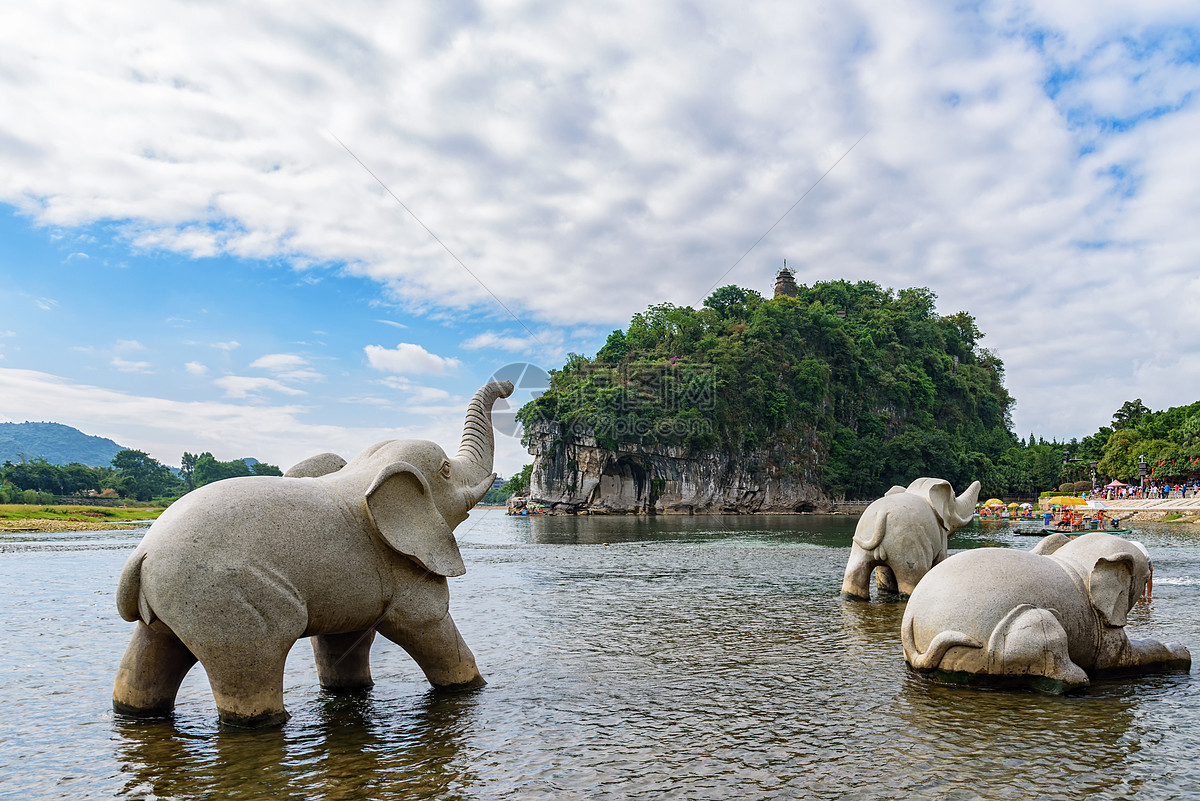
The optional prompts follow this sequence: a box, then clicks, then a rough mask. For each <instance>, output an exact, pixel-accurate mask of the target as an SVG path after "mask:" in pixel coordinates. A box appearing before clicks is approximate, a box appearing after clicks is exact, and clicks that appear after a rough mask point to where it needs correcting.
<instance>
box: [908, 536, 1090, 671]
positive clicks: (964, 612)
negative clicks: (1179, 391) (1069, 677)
mask: <svg viewBox="0 0 1200 801" xmlns="http://www.w3.org/2000/svg"><path fill="white" fill-rule="evenodd" d="M1022 604H1027V605H1031V606H1034V607H1037V608H1041V609H1053V610H1054V614H1055V615H1056V617H1058V619H1059V621H1060V622H1061V623H1062V626H1063V628H1064V629H1065V630H1066V631H1067V633H1068V635H1069V638H1070V641H1071V644H1072V653H1071V658H1072V660H1073V661H1075V662H1076V663H1077V664H1080V665H1082V666H1084V667H1086V666H1087V665H1089V664H1091V662H1092V660H1093V658H1094V646H1095V644H1094V629H1095V615H1094V614H1093V613H1092V611H1091V608H1090V606H1089V605H1088V603H1087V600H1086V597H1085V596H1084V595H1083V593H1082V592H1081V588H1080V587H1078V586H1077V585H1076V581H1075V580H1074V579H1073V578H1072V576H1071V575H1070V574H1069V573H1068V572H1067V571H1066V570H1064V569H1063V567H1062V565H1060V564H1059V563H1058V562H1056V561H1055V560H1054V559H1053V558H1051V557H1046V556H1040V555H1038V554H1034V553H1030V552H1028V551H1021V550H1016V549H1012V548H976V549H974V550H970V551H963V552H962V553H957V554H954V555H953V556H951V557H950V558H948V559H946V560H945V561H943V562H940V563H939V564H937V565H935V566H934V567H933V569H932V570H930V571H929V572H928V573H926V574H925V577H924V578H923V579H921V582H920V583H919V584H918V585H917V586H916V589H914V590H913V593H912V596H911V597H910V598H909V600H908V606H907V607H906V608H905V610H904V621H905V622H904V624H903V625H904V626H905V627H908V626H911V627H912V629H911V630H912V634H911V637H912V641H913V647H914V648H915V649H916V650H917V651H921V652H924V651H926V650H927V649H928V648H929V647H930V645H931V643H933V641H934V639H935V638H936V637H937V636H938V635H939V634H941V633H942V632H945V631H958V632H961V633H963V634H965V635H967V636H969V637H971V638H973V639H975V640H977V641H979V642H981V643H986V642H988V640H989V638H990V637H991V634H992V632H993V630H994V629H995V628H996V627H997V626H998V625H1000V623H1001V622H1002V621H1004V620H1005V619H1006V618H1007V617H1008V616H1009V615H1010V613H1011V612H1012V611H1013V609H1015V608H1016V607H1018V606H1020V605H1022Z"/></svg>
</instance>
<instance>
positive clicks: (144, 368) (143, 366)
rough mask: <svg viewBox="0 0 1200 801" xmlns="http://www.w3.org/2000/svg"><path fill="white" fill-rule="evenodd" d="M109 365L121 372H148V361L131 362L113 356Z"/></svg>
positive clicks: (149, 370)
mask: <svg viewBox="0 0 1200 801" xmlns="http://www.w3.org/2000/svg"><path fill="white" fill-rule="evenodd" d="M109 364H110V365H112V366H113V367H115V368H117V369H118V370H120V371H121V372H122V373H150V372H153V371H152V370H151V369H150V362H131V361H127V360H125V359H122V358H121V357H119V356H114V357H113V359H112V361H110V362H109Z"/></svg>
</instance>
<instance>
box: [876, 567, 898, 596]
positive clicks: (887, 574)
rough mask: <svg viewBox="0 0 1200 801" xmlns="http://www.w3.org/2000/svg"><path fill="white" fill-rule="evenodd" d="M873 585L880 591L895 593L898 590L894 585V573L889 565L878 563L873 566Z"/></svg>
mask: <svg viewBox="0 0 1200 801" xmlns="http://www.w3.org/2000/svg"><path fill="white" fill-rule="evenodd" d="M875 586H876V587H878V588H879V592H880V593H888V594H890V595H895V594H897V593H898V592H900V590H899V588H898V587H897V586H896V573H895V571H893V570H892V568H891V566H890V565H879V566H877V567H876V568H875Z"/></svg>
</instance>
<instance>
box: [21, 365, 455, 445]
mask: <svg viewBox="0 0 1200 801" xmlns="http://www.w3.org/2000/svg"><path fill="white" fill-rule="evenodd" d="M0 398H4V411H3V416H5V417H6V418H7V419H9V420H13V421H15V420H54V421H55V422H59V423H63V424H65V425H70V426H74V427H75V428H78V429H79V430H81V431H83V432H84V433H86V434H93V435H96V436H103V437H110V438H112V439H113V440H115V441H116V442H117V443H119V444H121V445H124V446H126V447H130V448H137V449H139V450H144V451H146V452H147V453H149V454H150V455H151V456H153V457H154V458H156V459H158V460H159V461H161V462H162V463H164V464H168V465H174V464H178V460H179V458H180V455H181V454H182V453H183V452H184V451H185V450H186V451H191V452H192V453H199V452H201V451H211V452H212V453H214V454H216V455H218V458H225V459H233V458H238V457H241V456H247V455H253V456H255V457H256V458H258V459H261V460H262V461H265V462H269V463H271V464H278V465H280V466H281V467H286V466H290V465H292V464H295V463H296V462H298V461H300V460H301V459H304V458H307V457H309V456H312V455H313V454H316V453H322V452H324V451H334V452H336V453H341V454H343V455H344V456H346V458H349V457H351V456H353V455H354V454H356V453H357V452H358V451H360V450H362V449H363V448H365V447H366V446H368V445H370V444H371V443H373V442H378V441H381V440H385V439H395V438H415V439H433V440H434V441H437V442H443V443H447V445H449V444H450V443H452V442H456V441H457V440H456V439H455V437H456V436H457V432H456V424H455V423H454V422H453V421H452V420H450V419H447V420H445V421H442V420H438V421H433V423H432V424H431V425H426V426H422V427H411V428H350V427H344V426H335V425H328V424H314V423H311V422H307V421H306V419H305V416H306V410H305V409H304V408H303V407H300V406H293V405H285V406H279V405H271V404H256V405H239V404H233V403H225V402H215V401H176V400H170V399H167V398H161V397H152V396H141V395H136V394H131V393H126V392H116V391H113V390H111V389H106V388H104V387H98V386H91V385H86V384H79V383H75V382H72V381H68V380H66V379H64V378H61V377H58V376H54V375H50V374H47V373H43V372H39V371H35V370H15V369H8V368H0ZM464 408H465V406H464ZM461 423H462V421H461V419H459V420H458V423H457V425H458V426H461Z"/></svg>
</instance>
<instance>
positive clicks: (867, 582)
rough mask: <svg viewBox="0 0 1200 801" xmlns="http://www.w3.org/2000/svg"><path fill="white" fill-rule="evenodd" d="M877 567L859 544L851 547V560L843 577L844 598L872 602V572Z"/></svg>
mask: <svg viewBox="0 0 1200 801" xmlns="http://www.w3.org/2000/svg"><path fill="white" fill-rule="evenodd" d="M875 565H876V562H875V561H874V560H873V559H872V558H871V556H870V555H869V554H868V553H867V552H866V551H864V550H863V549H862V548H860V547H859V545H858V543H854V545H852V546H851V547H850V559H849V561H847V562H846V572H845V574H844V575H843V576H842V597H843V598H859V599H862V600H864V601H869V600H871V571H872V570H873V569H874V568H875Z"/></svg>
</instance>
